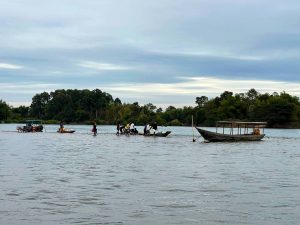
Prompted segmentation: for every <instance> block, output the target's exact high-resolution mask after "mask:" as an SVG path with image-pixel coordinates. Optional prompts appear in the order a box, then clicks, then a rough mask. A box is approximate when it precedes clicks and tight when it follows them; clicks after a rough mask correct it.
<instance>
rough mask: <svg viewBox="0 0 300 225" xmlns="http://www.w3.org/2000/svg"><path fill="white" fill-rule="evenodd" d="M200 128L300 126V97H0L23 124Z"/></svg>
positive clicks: (0, 113) (3, 109)
mask: <svg viewBox="0 0 300 225" xmlns="http://www.w3.org/2000/svg"><path fill="white" fill-rule="evenodd" d="M192 115H193V117H194V124H196V125H198V126H214V125H215V122H216V121H219V120H239V121H266V122H267V123H268V127H271V128H300V101H299V98H298V97H296V96H291V95H290V94H288V93H286V92H282V93H276V92H275V93H272V94H269V93H264V94H261V93H259V92H257V91H256V90H255V89H250V90H249V91H248V92H246V93H235V94H234V93H233V92H230V91H224V92H223V93H222V94H220V96H217V97H215V98H211V99H209V98H208V97H206V96H200V97H196V98H195V106H185V107H182V108H176V107H173V106H168V107H167V108H166V109H165V110H162V109H161V108H158V107H156V106H155V105H153V104H152V103H148V104H145V105H139V103H138V102H134V103H122V101H121V100H120V98H115V99H114V98H113V97H112V96H111V95H110V94H108V93H105V92H102V91H101V90H99V89H95V90H92V91H91V90H87V89H85V90H77V89H75V90H71V89H68V90H64V89H61V90H55V91H53V92H50V93H47V92H43V93H39V94H36V95H34V96H33V98H32V102H31V105H30V106H19V107H11V106H9V105H8V104H7V103H6V102H5V101H4V100H0V121H1V122H2V123H3V122H5V123H18V122H22V121H24V120H26V119H41V120H43V121H44V123H48V124H57V123H59V121H61V120H62V121H64V122H65V123H72V124H90V123H91V121H96V122H97V123H98V124H106V125H111V124H116V123H117V122H118V121H120V122H121V123H123V124H125V123H129V122H134V123H135V124H136V125H144V124H145V123H148V122H153V121H156V122H157V123H158V124H159V125H164V126H190V125H191V117H192Z"/></svg>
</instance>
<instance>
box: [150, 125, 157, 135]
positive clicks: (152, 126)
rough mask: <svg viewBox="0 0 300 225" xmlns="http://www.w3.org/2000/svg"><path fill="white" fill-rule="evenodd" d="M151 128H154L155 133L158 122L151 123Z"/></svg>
mask: <svg viewBox="0 0 300 225" xmlns="http://www.w3.org/2000/svg"><path fill="white" fill-rule="evenodd" d="M150 130H153V131H154V134H155V133H156V132H157V123H156V122H154V123H152V124H150Z"/></svg>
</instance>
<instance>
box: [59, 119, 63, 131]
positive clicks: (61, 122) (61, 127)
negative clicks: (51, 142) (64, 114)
mask: <svg viewBox="0 0 300 225" xmlns="http://www.w3.org/2000/svg"><path fill="white" fill-rule="evenodd" d="M63 131H64V123H63V121H62V120H61V121H60V123H59V132H63Z"/></svg>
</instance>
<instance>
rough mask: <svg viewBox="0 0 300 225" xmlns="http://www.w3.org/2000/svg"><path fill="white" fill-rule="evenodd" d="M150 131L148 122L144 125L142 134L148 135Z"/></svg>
mask: <svg viewBox="0 0 300 225" xmlns="http://www.w3.org/2000/svg"><path fill="white" fill-rule="evenodd" d="M149 133H150V125H149V124H148V123H146V124H145V126H144V135H148V134H149Z"/></svg>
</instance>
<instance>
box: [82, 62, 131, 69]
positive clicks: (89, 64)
mask: <svg viewBox="0 0 300 225" xmlns="http://www.w3.org/2000/svg"><path fill="white" fill-rule="evenodd" d="M78 65H79V66H81V67H85V68H89V69H95V70H130V69H132V68H131V67H128V66H122V65H116V64H111V63H99V62H93V61H84V62H81V63H79V64H78Z"/></svg>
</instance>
